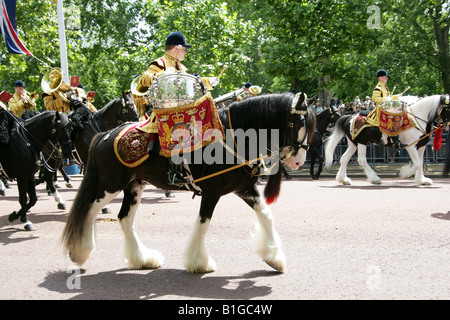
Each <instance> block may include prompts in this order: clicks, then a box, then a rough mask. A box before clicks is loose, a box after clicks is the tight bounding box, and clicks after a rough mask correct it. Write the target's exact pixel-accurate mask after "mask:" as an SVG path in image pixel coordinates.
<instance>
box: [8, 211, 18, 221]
mask: <svg viewBox="0 0 450 320" xmlns="http://www.w3.org/2000/svg"><path fill="white" fill-rule="evenodd" d="M17 218H19V216H18V215H17V211H13V213H11V214H10V215H9V216H8V221H9V222H13V221H14V220H16V219H17Z"/></svg>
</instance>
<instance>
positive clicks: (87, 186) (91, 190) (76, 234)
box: [61, 134, 103, 265]
mask: <svg viewBox="0 0 450 320" xmlns="http://www.w3.org/2000/svg"><path fill="white" fill-rule="evenodd" d="M102 137H103V134H97V135H95V136H94V138H93V140H92V143H91V145H90V147H89V158H88V161H87V165H86V171H85V174H84V177H83V180H82V182H81V184H80V187H79V189H78V192H77V195H76V197H75V200H74V202H73V204H72V208H71V209H70V212H69V215H68V217H67V222H66V226H65V227H64V231H63V233H62V236H61V242H62V244H63V246H64V247H65V250H66V251H67V252H68V253H69V255H70V258H71V259H72V261H74V262H77V263H78V264H80V265H81V264H83V262H84V261H79V259H78V258H76V257H73V256H72V255H73V253H74V252H77V250H78V249H79V247H80V245H81V241H82V239H83V233H84V227H85V222H86V218H87V216H88V212H89V209H90V206H91V205H92V203H94V201H95V197H96V192H97V186H98V168H97V165H96V163H95V159H94V149H95V147H96V146H97V143H98V142H99V141H100V139H101V138H102Z"/></svg>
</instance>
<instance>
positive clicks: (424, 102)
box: [410, 95, 441, 121]
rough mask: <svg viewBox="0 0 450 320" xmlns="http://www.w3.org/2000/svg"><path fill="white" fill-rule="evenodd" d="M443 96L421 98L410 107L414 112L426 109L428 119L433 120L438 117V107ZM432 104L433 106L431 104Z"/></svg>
mask: <svg viewBox="0 0 450 320" xmlns="http://www.w3.org/2000/svg"><path fill="white" fill-rule="evenodd" d="M440 101H441V96H440V95H434V96H428V97H425V98H422V99H420V100H419V101H417V102H416V103H413V104H412V105H411V106H410V108H411V110H412V112H413V113H416V112H419V111H420V110H424V111H425V112H427V113H426V116H427V120H428V121H433V120H434V118H435V117H436V113H437V109H438V108H439V106H440ZM430 105H431V106H430Z"/></svg>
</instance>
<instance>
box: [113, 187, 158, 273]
mask: <svg viewBox="0 0 450 320" xmlns="http://www.w3.org/2000/svg"><path fill="white" fill-rule="evenodd" d="M144 189H145V184H138V183H135V184H134V187H133V188H132V190H131V192H130V193H129V194H133V197H134V198H133V200H134V201H128V204H129V206H130V207H129V211H128V213H127V215H126V216H125V217H124V218H122V219H121V220H120V226H121V227H122V231H123V233H124V235H125V247H124V256H125V261H126V262H127V263H128V267H129V268H130V269H145V268H150V269H155V268H159V267H161V265H162V264H163V263H164V257H163V255H162V254H161V252H159V251H157V250H152V249H149V248H147V247H146V246H145V245H144V244H143V243H142V242H141V240H140V239H139V237H138V235H137V233H136V230H135V228H134V218H135V215H136V211H137V208H138V207H139V203H140V200H141V197H142V193H143V192H144ZM125 197H126V196H124V201H125ZM121 213H122V210H121ZM121 213H120V214H121ZM120 214H119V215H120Z"/></svg>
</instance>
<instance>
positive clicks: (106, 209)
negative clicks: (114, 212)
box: [102, 207, 111, 214]
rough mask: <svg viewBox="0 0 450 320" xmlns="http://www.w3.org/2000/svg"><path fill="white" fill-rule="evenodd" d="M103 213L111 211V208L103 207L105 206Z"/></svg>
mask: <svg viewBox="0 0 450 320" xmlns="http://www.w3.org/2000/svg"><path fill="white" fill-rule="evenodd" d="M102 213H103V214H107V213H111V209H110V208H108V207H103V208H102Z"/></svg>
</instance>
